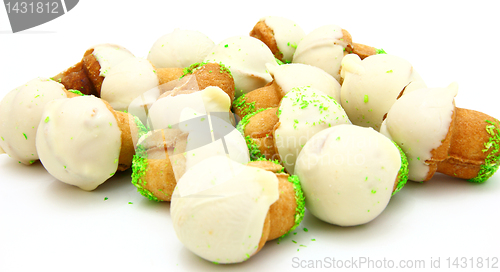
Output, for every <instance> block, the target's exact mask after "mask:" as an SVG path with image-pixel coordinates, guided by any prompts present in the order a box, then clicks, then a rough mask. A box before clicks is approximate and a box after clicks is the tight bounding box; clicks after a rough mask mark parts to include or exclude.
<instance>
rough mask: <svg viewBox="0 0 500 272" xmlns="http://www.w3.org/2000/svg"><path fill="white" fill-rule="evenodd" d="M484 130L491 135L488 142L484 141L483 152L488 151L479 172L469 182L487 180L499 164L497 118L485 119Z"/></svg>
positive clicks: (499, 138)
mask: <svg viewBox="0 0 500 272" xmlns="http://www.w3.org/2000/svg"><path fill="white" fill-rule="evenodd" d="M485 122H486V123H487V125H486V128H485V129H486V132H488V134H489V135H490V136H491V137H490V138H489V139H488V142H486V143H484V149H483V150H482V151H483V153H486V152H489V153H488V155H487V156H486V159H484V164H482V165H481V167H480V169H479V172H478V173H477V176H476V177H475V178H472V179H469V180H468V181H469V182H474V183H483V182H485V181H486V180H488V179H489V178H490V177H491V176H493V174H495V172H496V171H497V170H498V167H499V166H500V165H499V164H498V161H499V160H500V129H499V128H498V120H496V119H495V121H494V122H493V121H490V120H485Z"/></svg>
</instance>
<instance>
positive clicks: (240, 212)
mask: <svg viewBox="0 0 500 272" xmlns="http://www.w3.org/2000/svg"><path fill="white" fill-rule="evenodd" d="M278 197H279V191H278V179H277V177H276V175H275V174H273V173H271V172H269V171H265V170H262V169H259V168H255V167H250V166H245V165H242V164H240V163H237V162H234V161H232V160H230V159H228V158H226V157H224V156H217V157H212V158H209V159H206V160H204V161H202V162H201V163H199V164H197V165H195V166H194V167H192V168H191V169H190V170H189V171H187V172H186V173H185V174H184V176H183V177H182V178H181V179H180V180H179V182H178V183H177V186H176V188H175V190H174V193H173V196H172V202H171V206H170V207H171V208H170V213H171V217H172V221H173V225H174V230H175V233H176V234H177V237H178V238H179V240H180V241H181V242H182V243H183V244H184V246H186V247H187V248H188V249H189V250H191V251H192V252H194V253H195V254H197V255H198V256H200V257H202V258H204V259H206V260H209V261H212V262H217V263H238V262H242V261H244V260H246V259H248V258H249V257H250V256H251V255H253V254H254V253H255V252H256V250H257V247H258V244H259V241H260V239H261V236H262V230H263V226H264V220H265V218H266V215H267V213H268V211H269V207H270V206H271V204H273V203H274V202H275V201H276V200H278Z"/></svg>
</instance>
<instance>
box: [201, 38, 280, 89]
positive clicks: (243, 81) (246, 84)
mask: <svg viewBox="0 0 500 272" xmlns="http://www.w3.org/2000/svg"><path fill="white" fill-rule="evenodd" d="M204 61H206V62H214V63H222V64H224V65H225V66H226V67H227V68H228V69H229V70H230V71H231V75H232V76H233V78H234V85H235V90H236V92H235V96H236V97H239V96H241V95H242V94H243V93H248V92H250V91H253V90H255V89H258V88H261V87H264V85H266V84H267V83H269V82H271V80H272V77H271V75H270V74H269V72H268V70H267V68H266V63H270V64H271V65H276V66H277V65H278V63H276V60H275V58H274V55H273V53H272V52H271V50H270V49H269V47H267V45H266V44H264V43H263V42H261V41H260V40H258V39H255V38H253V37H249V36H236V37H232V38H229V39H226V40H224V41H222V42H221V43H219V44H218V45H217V46H215V48H214V50H213V51H212V52H211V53H210V54H208V56H207V57H206V58H205V60H204Z"/></svg>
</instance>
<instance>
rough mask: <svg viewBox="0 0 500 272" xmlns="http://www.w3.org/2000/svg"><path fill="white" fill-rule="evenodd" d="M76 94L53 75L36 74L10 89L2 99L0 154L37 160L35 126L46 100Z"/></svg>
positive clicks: (23, 159) (29, 162)
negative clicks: (58, 81) (54, 79)
mask: <svg viewBox="0 0 500 272" xmlns="http://www.w3.org/2000/svg"><path fill="white" fill-rule="evenodd" d="M72 96H75V94H73V93H71V92H68V91H67V90H66V89H65V88H64V86H63V85H62V84H60V83H57V82H55V81H53V80H50V79H44V78H36V79H33V80H30V81H29V82H27V83H26V84H24V85H22V86H19V87H17V88H16V89H14V90H12V91H10V92H9V93H8V94H7V95H6V96H5V97H4V98H3V99H2V101H1V102H0V154H1V153H7V154H8V155H9V156H10V157H12V158H14V159H16V160H18V161H19V162H20V163H23V164H27V165H29V164H32V163H34V162H35V161H36V160H38V154H37V152H36V145H35V139H36V130H37V128H38V124H39V123H40V119H41V118H42V112H43V108H44V107H45V104H47V103H48V102H49V101H52V100H54V99H60V98H67V97H72Z"/></svg>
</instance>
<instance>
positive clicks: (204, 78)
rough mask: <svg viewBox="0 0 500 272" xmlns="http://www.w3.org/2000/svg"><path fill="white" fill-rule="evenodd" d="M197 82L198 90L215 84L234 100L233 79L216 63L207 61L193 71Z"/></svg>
mask: <svg viewBox="0 0 500 272" xmlns="http://www.w3.org/2000/svg"><path fill="white" fill-rule="evenodd" d="M193 75H194V76H196V81H197V82H198V87H199V89H200V90H203V89H205V88H206V87H209V86H216V87H219V88H221V89H222V90H223V91H224V92H225V93H226V94H227V95H228V96H229V98H230V99H231V103H233V100H234V79H233V77H232V76H231V74H230V73H229V72H228V71H226V70H224V69H223V67H221V66H220V65H219V64H217V63H207V64H205V65H203V66H201V67H200V68H198V69H196V70H195V71H194V72H193Z"/></svg>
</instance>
